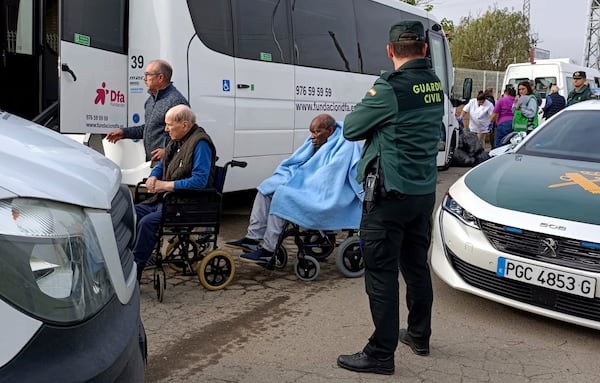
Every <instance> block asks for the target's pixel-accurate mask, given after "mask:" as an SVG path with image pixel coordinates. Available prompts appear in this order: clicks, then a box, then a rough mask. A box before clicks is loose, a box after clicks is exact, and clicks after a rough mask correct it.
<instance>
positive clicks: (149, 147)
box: [106, 60, 189, 161]
mask: <svg viewBox="0 0 600 383" xmlns="http://www.w3.org/2000/svg"><path fill="white" fill-rule="evenodd" d="M172 75H173V68H172V67H171V65H170V64H169V63H168V62H166V61H164V60H153V61H150V62H149V63H148V65H147V66H146V71H145V72H144V82H145V83H146V87H147V88H148V93H149V94H150V96H149V97H148V99H147V100H146V103H145V104H144V115H145V120H144V125H140V126H132V127H128V128H123V129H117V130H113V131H112V132H110V133H108V135H107V136H106V139H107V140H108V141H109V142H112V143H115V142H117V141H119V140H120V139H122V138H133V139H139V138H142V139H143V140H144V149H145V150H146V161H159V160H161V159H162V158H163V156H164V153H165V147H166V145H167V144H168V143H169V135H168V134H167V133H166V132H165V114H166V113H167V111H168V110H169V109H171V108H172V107H174V106H175V105H180V104H183V105H188V106H189V104H188V101H187V100H186V98H185V97H183V95H182V94H181V93H179V91H178V90H177V89H176V88H175V86H174V85H173V83H172V82H171V76H172Z"/></svg>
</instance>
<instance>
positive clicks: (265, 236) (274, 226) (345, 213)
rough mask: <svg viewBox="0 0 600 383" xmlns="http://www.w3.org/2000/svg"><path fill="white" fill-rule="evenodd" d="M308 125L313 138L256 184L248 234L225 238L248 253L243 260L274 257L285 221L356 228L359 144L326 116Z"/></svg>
mask: <svg viewBox="0 0 600 383" xmlns="http://www.w3.org/2000/svg"><path fill="white" fill-rule="evenodd" d="M309 129H310V138H309V139H307V140H306V141H305V142H304V144H303V145H302V146H300V147H299V148H298V149H296V151H295V152H294V153H293V154H292V155H291V156H290V157H289V158H288V159H286V160H284V161H283V162H282V163H281V164H280V165H279V166H278V167H277V169H275V172H274V174H273V175H272V176H271V177H269V178H267V179H266V180H264V181H263V182H261V184H260V185H258V187H257V189H258V192H257V193H256V197H255V199H254V204H253V206H252V212H251V214H250V222H249V225H248V232H247V234H246V236H245V237H244V238H242V239H239V240H237V241H232V242H227V244H226V246H228V247H233V248H236V249H240V250H243V251H245V252H246V253H244V254H241V255H240V260H242V261H246V262H252V263H259V264H260V263H268V262H269V261H271V258H272V257H273V253H274V251H275V248H276V246H277V242H278V240H279V234H280V233H281V231H282V230H283V227H284V225H285V223H286V220H288V221H292V222H294V223H296V224H299V225H300V226H302V227H306V228H310V229H318V230H338V229H342V228H348V227H349V228H357V227H358V225H359V223H360V213H361V209H360V208H361V201H360V198H359V195H360V192H361V191H362V189H361V188H360V184H359V183H358V182H357V181H356V167H357V164H358V161H359V159H360V146H359V144H357V143H354V142H349V141H346V139H344V136H343V134H342V127H341V126H340V125H339V124H337V123H336V122H335V119H334V118H333V117H332V116H330V115H328V114H320V115H318V116H316V117H315V118H313V120H312V121H311V123H310V127H309ZM260 240H262V241H263V243H262V246H259V243H260Z"/></svg>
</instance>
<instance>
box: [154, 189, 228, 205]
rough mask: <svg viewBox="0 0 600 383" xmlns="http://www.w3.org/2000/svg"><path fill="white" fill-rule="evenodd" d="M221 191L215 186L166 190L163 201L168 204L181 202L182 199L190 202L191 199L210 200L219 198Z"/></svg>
mask: <svg viewBox="0 0 600 383" xmlns="http://www.w3.org/2000/svg"><path fill="white" fill-rule="evenodd" d="M220 196H221V193H219V192H218V191H217V189H214V188H207V189H177V190H175V191H171V192H166V193H165V194H164V196H163V197H164V198H163V201H164V202H165V203H166V204H179V203H180V202H181V201H186V202H185V203H188V202H189V201H190V200H198V201H208V200H213V199H215V198H219V197H220Z"/></svg>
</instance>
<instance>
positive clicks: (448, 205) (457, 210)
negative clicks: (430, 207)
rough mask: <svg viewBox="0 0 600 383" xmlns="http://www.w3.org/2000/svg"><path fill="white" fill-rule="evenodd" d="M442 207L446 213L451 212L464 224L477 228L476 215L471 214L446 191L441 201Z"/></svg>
mask: <svg viewBox="0 0 600 383" xmlns="http://www.w3.org/2000/svg"><path fill="white" fill-rule="evenodd" d="M442 208H443V209H444V210H445V211H447V212H448V213H450V214H452V215H453V216H455V217H456V218H458V219H459V220H461V221H462V222H463V223H464V224H465V225H467V226H471V227H472V228H475V229H479V222H478V221H477V217H475V216H474V215H473V214H471V213H469V211H468V210H466V209H465V208H463V207H462V206H460V204H459V203H458V202H456V200H455V199H454V198H452V196H451V195H450V193H446V196H445V197H444V201H442Z"/></svg>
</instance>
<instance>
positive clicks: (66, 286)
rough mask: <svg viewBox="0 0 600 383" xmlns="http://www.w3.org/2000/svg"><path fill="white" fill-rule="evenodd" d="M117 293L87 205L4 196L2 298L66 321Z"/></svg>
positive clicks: (34, 313)
mask: <svg viewBox="0 0 600 383" xmlns="http://www.w3.org/2000/svg"><path fill="white" fill-rule="evenodd" d="M113 294H114V292H113V287H112V284H111V283H110V280H109V276H108V272H107V270H106V267H105V264H104V257H103V256H102V253H101V250H100V246H99V244H98V238H97V237H96V234H95V231H94V228H93V226H92V224H91V222H90V220H89V219H88V218H87V216H86V214H85V212H84V211H83V209H82V208H80V207H77V206H72V205H67V204H63V203H59V202H53V201H46V200H38V199H27V198H15V199H12V200H0V299H3V300H5V301H7V302H8V303H10V304H12V305H13V306H15V307H17V308H19V309H21V310H22V311H25V312H27V313H28V314H30V315H32V316H34V317H37V318H39V319H41V320H44V321H50V322H54V323H57V324H66V323H71V322H76V321H81V320H83V319H85V318H87V317H89V316H91V315H93V314H95V313H96V312H97V311H98V310H99V309H100V308H101V307H103V306H104V305H105V304H106V303H107V302H108V301H109V300H110V298H111V297H112V296H113Z"/></svg>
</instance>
